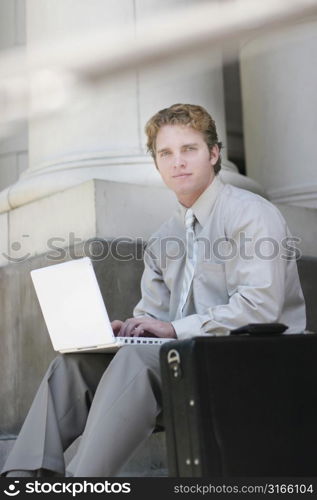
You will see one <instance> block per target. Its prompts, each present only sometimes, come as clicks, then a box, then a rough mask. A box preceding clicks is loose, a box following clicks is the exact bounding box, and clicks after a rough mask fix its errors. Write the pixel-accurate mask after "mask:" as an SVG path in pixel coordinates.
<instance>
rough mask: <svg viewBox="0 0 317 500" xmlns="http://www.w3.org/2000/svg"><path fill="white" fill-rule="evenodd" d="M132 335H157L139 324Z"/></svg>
mask: <svg viewBox="0 0 317 500" xmlns="http://www.w3.org/2000/svg"><path fill="white" fill-rule="evenodd" d="M133 337H158V335H155V333H152V332H150V331H149V330H146V329H145V328H144V326H143V325H140V326H138V327H137V328H135V329H134V330H133Z"/></svg>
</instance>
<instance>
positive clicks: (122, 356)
mask: <svg viewBox="0 0 317 500" xmlns="http://www.w3.org/2000/svg"><path fill="white" fill-rule="evenodd" d="M161 409H162V404H161V376H160V366H159V346H125V347H122V348H121V349H119V351H118V352H117V353H116V354H115V355H113V354H66V355H61V356H58V357H57V358H55V359H54V360H53V361H52V363H51V364H50V366H49V368H48V370H47V372H46V374H45V376H44V378H43V380H42V382H41V385H40V387H39V389H38V392H37V394H36V396H35V398H34V400H33V403H32V405H31V408H30V410H29V413H28V415H27V417H26V419H25V422H24V424H23V426H22V429H21V431H20V433H19V435H18V438H17V440H16V442H15V445H14V447H13V449H12V451H11V453H10V455H9V457H8V459H7V461H6V463H5V465H4V468H3V470H2V473H4V472H7V471H9V470H34V469H40V468H45V469H49V470H52V471H55V472H56V473H59V474H62V475H65V462H64V451H65V450H66V449H67V448H68V446H69V445H70V444H71V443H72V442H73V441H74V440H75V439H76V438H77V437H78V436H80V435H82V438H81V441H80V445H79V448H78V451H77V453H76V455H75V456H74V458H73V459H72V460H71V462H70V463H69V465H68V467H67V471H66V475H72V476H75V477H85V476H86V477H109V476H110V477H111V476H115V475H116V474H117V473H118V472H119V471H120V469H121V468H122V467H123V465H124V464H125V463H126V462H127V461H128V460H129V458H130V457H131V456H132V455H133V453H134V452H135V450H136V449H137V448H138V446H139V445H140V444H141V443H142V442H143V441H144V440H145V439H146V438H147V437H148V436H149V435H150V434H151V433H152V432H153V430H154V428H155V426H156V423H160V418H161Z"/></svg>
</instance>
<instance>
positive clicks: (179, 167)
mask: <svg viewBox="0 0 317 500" xmlns="http://www.w3.org/2000/svg"><path fill="white" fill-rule="evenodd" d="M146 133H147V137H148V149H149V151H150V152H151V154H152V156H153V158H154V160H155V164H156V167H157V169H158V171H159V172H160V174H161V176H162V178H163V180H164V182H165V184H166V185H167V186H168V187H169V188H170V189H172V190H173V191H174V193H175V194H176V196H177V199H178V201H179V207H178V210H177V212H176V213H175V214H174V215H173V216H172V217H171V218H170V219H169V220H168V221H167V222H166V223H165V224H163V226H162V227H161V228H160V229H159V230H158V232H157V233H155V234H154V236H153V238H152V239H151V240H150V242H149V245H148V247H147V250H146V253H145V258H144V261H145V269H144V274H143V277H142V282H141V289H142V298H141V300H140V302H139V304H138V305H137V306H136V307H135V310H134V317H133V318H129V319H127V320H126V321H124V322H122V321H119V320H115V321H113V323H112V326H113V329H114V331H115V333H117V334H119V335H120V336H142V335H146V334H152V335H155V336H157V337H166V338H171V339H173V338H179V339H184V338H187V337H193V336H195V335H228V334H230V330H232V329H234V328H236V327H239V326H242V325H244V324H246V323H263V322H281V323H285V324H286V325H288V327H289V329H288V332H289V333H295V332H302V331H303V330H304V329H305V304H304V299H303V294H302V290H301V287H300V283H299V278H298V273H297V267H296V262H295V260H294V258H291V255H290V253H291V250H292V248H291V247H289V238H290V234H289V231H288V228H287V226H286V223H285V221H284V219H283V217H282V216H281V214H280V213H279V211H278V210H277V209H276V208H275V207H274V206H273V205H272V204H271V203H269V202H268V201H266V200H265V199H263V198H261V197H260V196H257V195H255V194H252V193H249V192H247V191H244V190H241V189H238V188H235V187H233V186H230V185H224V184H223V183H222V181H221V180H220V179H219V177H218V175H217V174H218V172H219V170H220V168H221V163H220V161H221V159H220V149H221V143H220V142H219V141H218V137H217V132H216V127H215V123H214V121H213V120H212V118H211V117H210V115H209V114H208V113H207V112H206V110H205V109H203V108H202V107H200V106H194V105H189V104H187V105H184V104H175V105H173V106H171V107H170V108H167V109H164V110H161V111H159V112H158V113H157V114H156V115H154V116H153V117H152V118H151V119H150V120H149V122H148V123H147V125H146ZM160 422H162V402H161V378H160V367H159V348H158V347H157V346H126V347H122V348H121V349H119V351H118V352H117V354H116V355H115V356H112V355H107V354H104V355H103V354H86V355H85V354H81V355H77V354H76V355H65V356H59V357H58V358H56V359H55V360H54V361H53V362H52V363H51V365H50V367H49V369H48V371H47V373H46V375H45V377H44V378H43V381H42V383H41V386H40V388H39V390H38V392H37V395H36V397H35V399H34V401H33V404H32V406H31V409H30V411H29V413H28V416H27V418H26V420H25V423H24V425H23V427H22V429H21V432H20V434H19V437H18V439H17V441H16V444H15V446H14V448H13V450H12V452H11V454H10V456H9V457H8V460H7V462H6V464H5V467H4V469H3V471H2V473H6V472H8V471H9V473H8V474H7V475H9V476H14V475H16V476H19V475H32V476H34V475H48V474H55V475H58V474H61V475H64V474H65V464H64V457H63V451H64V450H65V449H66V448H67V447H68V446H69V445H70V444H71V442H72V441H73V440H74V439H76V437H78V436H79V435H81V434H82V438H81V442H80V446H79V449H78V452H77V453H76V455H75V457H74V458H73V460H72V461H71V463H70V464H69V465H68V467H67V470H66V475H67V476H76V477H78V476H113V475H115V474H117V473H118V472H119V470H120V468H121V467H122V466H123V465H124V463H125V462H126V461H127V460H128V459H129V458H130V456H131V455H132V454H133V453H134V451H135V449H136V448H137V447H138V446H139V444H140V443H141V442H142V441H144V440H145V439H146V438H147V437H148V436H149V435H150V434H151V433H152V432H153V429H154V428H155V426H156V424H157V423H160Z"/></svg>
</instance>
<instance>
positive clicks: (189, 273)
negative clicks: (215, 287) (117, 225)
mask: <svg viewBox="0 0 317 500" xmlns="http://www.w3.org/2000/svg"><path fill="white" fill-rule="evenodd" d="M194 225H195V216H194V214H193V211H192V209H191V208H189V209H188V210H187V212H186V215H185V227H186V261H185V267H184V274H183V284H182V291H181V296H180V301H179V306H178V310H177V317H178V318H181V317H182V316H183V310H184V307H185V304H186V302H187V299H188V295H189V292H190V289H191V284H192V281H193V277H194V271H195V264H196V257H197V256H196V241H195V232H194Z"/></svg>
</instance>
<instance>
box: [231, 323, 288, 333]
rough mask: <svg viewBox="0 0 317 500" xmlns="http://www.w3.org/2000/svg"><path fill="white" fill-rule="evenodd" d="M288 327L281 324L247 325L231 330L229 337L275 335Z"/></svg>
mask: <svg viewBox="0 0 317 500" xmlns="http://www.w3.org/2000/svg"><path fill="white" fill-rule="evenodd" d="M287 328H288V326H286V325H283V323H249V324H247V325H243V326H240V327H239V328H235V329H234V330H231V332H230V333H231V335H241V334H247V333H248V334H250V335H276V334H277V333H283V332H285V330H287Z"/></svg>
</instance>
